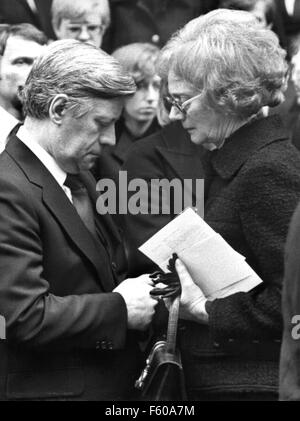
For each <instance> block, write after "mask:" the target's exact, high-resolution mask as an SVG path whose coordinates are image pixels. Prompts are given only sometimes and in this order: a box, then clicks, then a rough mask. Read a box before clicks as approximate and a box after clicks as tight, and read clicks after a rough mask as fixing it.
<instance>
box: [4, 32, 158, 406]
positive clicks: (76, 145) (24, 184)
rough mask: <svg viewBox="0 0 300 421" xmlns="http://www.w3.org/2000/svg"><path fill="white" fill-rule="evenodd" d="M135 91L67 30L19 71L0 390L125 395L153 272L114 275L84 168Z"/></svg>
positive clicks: (33, 394) (110, 235)
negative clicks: (22, 75) (20, 105)
mask: <svg viewBox="0 0 300 421" xmlns="http://www.w3.org/2000/svg"><path fill="white" fill-rule="evenodd" d="M134 91H135V85H134V82H133V80H132V79H131V77H130V76H128V75H127V74H126V73H125V72H124V71H123V70H122V68H121V67H120V65H119V64H118V63H117V62H116V61H115V60H114V59H113V58H111V57H110V56H108V55H106V54H105V53H103V52H102V51H101V50H98V49H97V48H95V47H92V46H89V45H86V44H82V43H80V42H78V41H73V40H72V41H71V40H69V41H59V42H55V43H53V44H52V45H51V46H49V47H48V49H47V50H46V51H45V52H44V54H43V55H42V56H41V57H40V58H39V59H38V60H37V61H36V63H35V65H34V67H33V69H32V71H31V73H30V75H29V78H28V80H27V82H26V85H25V87H24V90H23V100H24V106H25V108H26V112H27V118H26V120H25V123H24V126H22V127H21V128H20V129H19V131H18V132H17V133H16V135H12V136H11V138H10V140H9V143H8V145H7V147H6V150H5V151H4V153H3V154H2V155H1V157H0V209H1V211H0V314H1V315H2V316H4V318H5V323H6V336H7V341H6V342H4V343H2V344H1V347H2V348H1V349H0V351H1V355H0V361H1V364H0V400H15V399H30V400H31V399H78V400H120V399H129V398H130V396H131V395H130V393H131V392H132V389H133V385H134V380H135V378H136V375H137V369H139V349H138V345H137V340H136V333H135V331H140V330H145V329H146V328H147V326H148V325H149V324H150V322H151V319H152V316H153V314H154V308H155V305H156V301H155V300H153V299H152V298H151V297H150V295H149V292H150V291H151V289H152V287H153V283H152V281H151V280H149V277H148V276H147V275H144V276H141V277H140V278H137V279H126V280H125V281H124V279H125V275H126V264H125V260H124V250H123V247H122V242H121V238H120V233H119V232H118V230H117V229H116V228H115V226H114V224H113V223H112V221H111V219H110V217H109V215H106V216H101V217H100V216H98V215H96V212H94V208H95V201H96V187H95V183H94V179H93V178H92V177H91V176H90V173H89V172H88V170H89V169H90V168H91V167H92V165H93V163H94V162H95V160H96V159H97V157H98V155H99V153H100V152H101V145H102V144H103V143H113V141H114V124H115V121H116V120H117V119H118V118H119V116H120V114H121V112H122V105H123V97H126V96H127V95H131V94H133V93H134ZM122 281H123V282H122Z"/></svg>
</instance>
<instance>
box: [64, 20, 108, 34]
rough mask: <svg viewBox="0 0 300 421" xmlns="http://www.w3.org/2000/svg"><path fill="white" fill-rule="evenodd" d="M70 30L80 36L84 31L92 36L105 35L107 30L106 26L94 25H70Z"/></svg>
mask: <svg viewBox="0 0 300 421" xmlns="http://www.w3.org/2000/svg"><path fill="white" fill-rule="evenodd" d="M68 30H69V31H70V32H71V33H73V34H78V35H79V34H80V33H81V32H82V31H83V30H86V31H87V32H88V33H90V34H97V35H98V34H103V33H104V32H105V30H106V26H105V25H94V24H84V23H82V24H81V23H80V24H75V23H70V24H69V25H68Z"/></svg>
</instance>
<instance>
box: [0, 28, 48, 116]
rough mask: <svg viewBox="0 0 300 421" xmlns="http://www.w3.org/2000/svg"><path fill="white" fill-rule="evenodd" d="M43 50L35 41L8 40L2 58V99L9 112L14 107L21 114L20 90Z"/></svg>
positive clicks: (0, 96) (0, 91)
mask: <svg viewBox="0 0 300 421" xmlns="http://www.w3.org/2000/svg"><path fill="white" fill-rule="evenodd" d="M43 48H44V47H43V46H42V45H40V44H38V43H36V42H34V41H29V40H26V39H23V38H21V37H18V36H11V37H9V38H8V40H7V44H6V48H5V50H4V54H3V56H2V57H0V98H1V103H2V106H3V107H4V108H6V109H7V111H10V108H11V107H13V108H14V109H15V110H16V111H17V112H20V113H21V111H22V104H21V101H20V99H19V96H18V90H19V88H21V89H22V87H23V86H24V85H25V82H26V79H27V77H28V75H29V72H30V70H31V68H32V65H33V62H34V60H35V59H36V58H37V57H38V56H39V55H40V54H41V53H42V51H43ZM16 117H17V118H19V116H16Z"/></svg>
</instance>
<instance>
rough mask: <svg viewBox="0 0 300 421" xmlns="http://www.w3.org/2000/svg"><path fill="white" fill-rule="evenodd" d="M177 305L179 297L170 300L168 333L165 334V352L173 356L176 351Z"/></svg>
mask: <svg viewBox="0 0 300 421" xmlns="http://www.w3.org/2000/svg"><path fill="white" fill-rule="evenodd" d="M179 305H180V296H177V297H175V298H174V299H172V303H171V307H170V311H169V321H168V332H167V352H168V353H169V354H173V355H174V354H175V351H176V339H177V328H178V317H179Z"/></svg>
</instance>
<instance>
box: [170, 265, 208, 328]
mask: <svg viewBox="0 0 300 421" xmlns="http://www.w3.org/2000/svg"><path fill="white" fill-rule="evenodd" d="M176 271H177V273H178V276H179V278H180V282H181V288H182V293H181V300H180V318H182V319H185V320H192V321H194V322H198V323H204V324H207V323H208V314H207V312H206V310H205V303H206V301H207V300H206V298H205V296H204V294H203V292H202V291H201V289H200V288H199V287H198V286H197V285H196V284H195V283H194V281H193V279H192V278H191V275H190V274H189V272H188V270H187V268H186V267H185V265H184V264H183V263H182V262H181V260H179V259H178V260H177V261H176Z"/></svg>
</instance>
